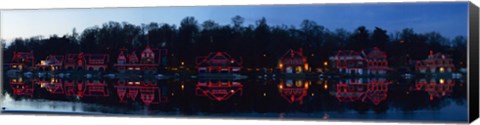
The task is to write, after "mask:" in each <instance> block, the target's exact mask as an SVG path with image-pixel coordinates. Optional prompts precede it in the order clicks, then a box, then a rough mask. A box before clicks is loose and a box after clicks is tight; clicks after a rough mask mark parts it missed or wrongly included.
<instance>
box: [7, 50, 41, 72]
mask: <svg viewBox="0 0 480 125" xmlns="http://www.w3.org/2000/svg"><path fill="white" fill-rule="evenodd" d="M34 63H35V58H34V55H33V52H32V51H30V52H13V58H12V62H11V63H10V68H11V69H18V70H23V69H26V68H29V67H34Z"/></svg>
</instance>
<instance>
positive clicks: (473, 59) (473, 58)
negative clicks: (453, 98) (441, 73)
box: [467, 2, 480, 122]
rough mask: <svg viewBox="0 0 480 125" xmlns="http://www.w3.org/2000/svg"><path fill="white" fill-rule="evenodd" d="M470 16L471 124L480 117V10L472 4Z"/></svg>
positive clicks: (469, 84) (469, 99) (469, 93)
mask: <svg viewBox="0 0 480 125" xmlns="http://www.w3.org/2000/svg"><path fill="white" fill-rule="evenodd" d="M468 9H469V15H468V17H469V18H468V20H469V22H468V29H469V30H468V42H469V44H468V48H469V50H467V51H469V52H468V53H469V56H468V58H469V61H468V62H469V64H468V75H467V76H468V77H469V78H468V102H469V106H468V107H469V108H468V111H469V115H468V116H469V118H468V120H469V122H473V121H474V120H476V119H477V118H478V117H479V111H480V110H479V107H480V104H479V99H480V98H479V84H480V83H479V75H480V74H479V38H478V37H479V21H478V20H479V9H478V7H477V6H475V4H473V3H472V2H470V3H469V7H468Z"/></svg>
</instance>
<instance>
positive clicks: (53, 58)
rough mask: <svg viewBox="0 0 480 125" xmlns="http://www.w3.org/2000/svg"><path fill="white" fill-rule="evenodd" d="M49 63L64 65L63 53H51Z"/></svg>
mask: <svg viewBox="0 0 480 125" xmlns="http://www.w3.org/2000/svg"><path fill="white" fill-rule="evenodd" d="M46 61H47V65H62V64H63V55H49V56H47V59H46Z"/></svg>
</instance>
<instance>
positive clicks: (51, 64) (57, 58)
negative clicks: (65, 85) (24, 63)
mask: <svg viewBox="0 0 480 125" xmlns="http://www.w3.org/2000/svg"><path fill="white" fill-rule="evenodd" d="M63 58H64V56H63V55H49V56H47V58H46V59H45V60H41V61H40V64H38V65H37V66H36V68H37V69H39V70H41V71H58V70H61V69H63V62H64V60H63Z"/></svg>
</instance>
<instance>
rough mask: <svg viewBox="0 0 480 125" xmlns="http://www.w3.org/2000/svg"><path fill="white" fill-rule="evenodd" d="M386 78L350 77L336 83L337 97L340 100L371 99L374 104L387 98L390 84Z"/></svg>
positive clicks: (363, 100)
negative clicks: (364, 78)
mask: <svg viewBox="0 0 480 125" xmlns="http://www.w3.org/2000/svg"><path fill="white" fill-rule="evenodd" d="M389 84H390V82H388V81H386V80H385V79H367V80H365V81H364V80H363V79H349V80H344V81H341V82H339V83H338V84H336V89H335V97H336V98H337V100H338V101H339V102H355V101H362V102H365V101H366V100H367V99H369V100H370V101H371V102H372V103H373V104H374V105H378V104H380V103H381V102H382V101H385V100H386V99H387V94H388V85H389Z"/></svg>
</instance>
